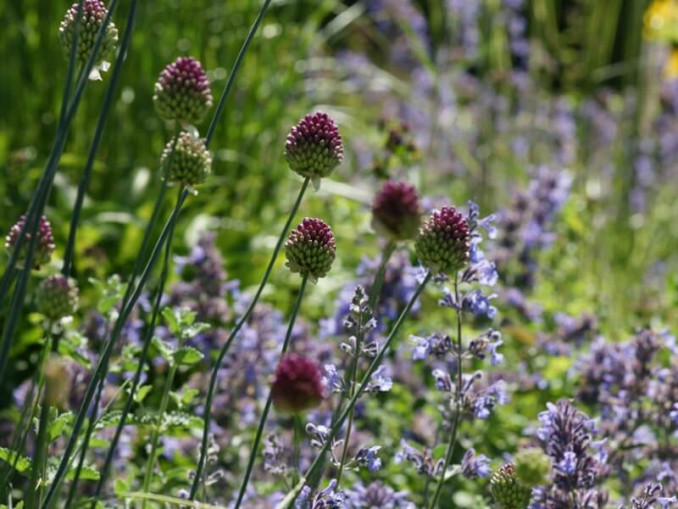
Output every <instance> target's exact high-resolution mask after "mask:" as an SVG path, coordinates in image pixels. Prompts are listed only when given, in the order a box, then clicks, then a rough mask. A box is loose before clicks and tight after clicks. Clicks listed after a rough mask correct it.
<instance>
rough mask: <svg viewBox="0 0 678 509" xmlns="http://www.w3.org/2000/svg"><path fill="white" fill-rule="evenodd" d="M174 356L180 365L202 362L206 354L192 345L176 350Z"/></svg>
mask: <svg viewBox="0 0 678 509" xmlns="http://www.w3.org/2000/svg"><path fill="white" fill-rule="evenodd" d="M172 357H173V358H174V362H176V363H177V364H178V365H179V366H192V365H193V364H196V363H198V362H200V361H201V360H202V358H203V357H204V355H203V354H202V353H201V352H200V351H199V350H197V349H196V348H193V347H192V346H184V347H182V348H179V349H178V350H177V351H176V352H174V353H173V354H172Z"/></svg>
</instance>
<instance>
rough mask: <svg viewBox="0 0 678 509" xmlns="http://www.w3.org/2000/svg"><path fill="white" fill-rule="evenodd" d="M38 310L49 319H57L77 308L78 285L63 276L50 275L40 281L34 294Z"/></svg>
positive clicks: (68, 314)
mask: <svg viewBox="0 0 678 509" xmlns="http://www.w3.org/2000/svg"><path fill="white" fill-rule="evenodd" d="M36 301H37V302H36V303H37V306H38V310H39V311H40V312H41V313H42V314H43V315H45V316H46V317H47V318H48V319H50V320H59V319H61V318H64V317H65V316H70V315H72V314H73V313H75V310H76V309H77V308H78V287H77V286H76V284H75V281H73V280H72V279H68V278H66V277H64V276H61V275H57V276H50V277H48V278H46V279H44V280H43V281H42V283H40V287H39V288H38V293H37V295H36Z"/></svg>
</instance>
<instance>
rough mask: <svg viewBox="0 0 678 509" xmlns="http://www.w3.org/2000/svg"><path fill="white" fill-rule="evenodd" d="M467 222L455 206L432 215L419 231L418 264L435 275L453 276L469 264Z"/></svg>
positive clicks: (417, 243)
mask: <svg viewBox="0 0 678 509" xmlns="http://www.w3.org/2000/svg"><path fill="white" fill-rule="evenodd" d="M470 247H471V236H470V232H469V227H468V222H467V221H466V219H465V218H464V216H463V215H462V214H461V213H460V212H459V211H458V210H457V209H455V208H454V207H443V208H442V209H440V210H438V211H435V212H433V214H432V215H431V217H430V218H429V219H428V220H427V221H426V223H425V224H424V226H422V227H421V228H420V229H419V236H418V237H417V240H416V242H415V249H416V251H417V256H418V257H419V261H420V262H421V263H422V265H423V266H424V267H426V268H427V269H429V270H431V271H432V272H433V273H434V274H441V273H442V274H452V273H455V272H457V271H458V270H461V269H463V268H464V266H465V265H466V264H467V263H468V261H469V249H470Z"/></svg>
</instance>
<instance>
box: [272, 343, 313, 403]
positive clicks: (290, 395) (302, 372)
mask: <svg viewBox="0 0 678 509" xmlns="http://www.w3.org/2000/svg"><path fill="white" fill-rule="evenodd" d="M323 392H324V389H323V385H322V383H321V375H320V368H319V366H318V365H317V364H316V363H315V362H314V361H312V360H310V359H307V358H305V357H302V356H300V355H297V354H288V355H286V356H285V357H283V358H282V359H281V360H280V364H278V368H277V369H276V371H275V378H274V379H273V385H272V386H271V393H272V395H273V404H274V405H275V407H276V408H277V409H278V411H280V412H289V413H299V412H304V411H306V410H309V409H311V408H314V407H316V406H318V404H319V403H320V401H321V400H322V398H323Z"/></svg>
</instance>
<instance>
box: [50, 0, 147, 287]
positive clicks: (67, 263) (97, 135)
mask: <svg viewBox="0 0 678 509" xmlns="http://www.w3.org/2000/svg"><path fill="white" fill-rule="evenodd" d="M81 2H82V0H81ZM136 6H137V3H136V1H134V2H132V5H131V6H130V10H131V11H135V10H136ZM134 14H135V13H134V12H131V16H132V17H131V19H132V20H133V19H134ZM76 26H77V25H76ZM131 36H132V30H131V27H130V26H129V25H128V26H127V28H126V30H125V34H124V36H123V37H124V38H126V39H127V40H123V46H124V47H127V46H128V45H129V39H130V38H131ZM75 37H77V31H76V35H74V39H75ZM125 56H126V54H125V53H124V52H123V51H120V52H118V56H117V58H116V61H115V65H114V66H113V71H112V72H111V78H110V81H109V82H108V86H107V88H106V95H105V96H104V102H103V104H102V106H101V111H100V112H99V120H98V121H97V127H96V130H95V131H94V138H93V139H92V144H91V145H90V149H89V154H88V155H87V162H86V163H85V169H84V170H83V173H82V177H81V179H80V184H79V185H78V193H77V196H76V198H75V205H74V207H73V212H72V213H71V226H70V230H69V232H68V242H67V244H66V250H65V252H64V264H63V268H62V273H63V275H64V276H69V275H70V273H71V271H72V269H73V267H72V266H73V255H74V253H73V251H74V249H75V237H76V232H77V230H78V221H79V220H80V213H81V212H82V205H83V202H84V201H85V193H86V192H87V188H88V187H89V182H90V179H91V177H92V168H94V159H95V157H96V154H97V152H98V151H99V145H100V144H101V137H102V136H103V134H104V128H105V127H106V120H107V119H108V112H109V110H110V107H111V104H113V97H114V95H115V90H116V88H117V86H118V82H119V81H120V71H121V70H122V63H123V60H124V58H125Z"/></svg>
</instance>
